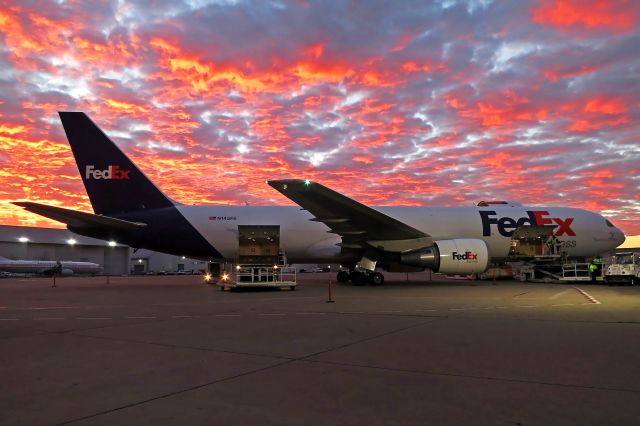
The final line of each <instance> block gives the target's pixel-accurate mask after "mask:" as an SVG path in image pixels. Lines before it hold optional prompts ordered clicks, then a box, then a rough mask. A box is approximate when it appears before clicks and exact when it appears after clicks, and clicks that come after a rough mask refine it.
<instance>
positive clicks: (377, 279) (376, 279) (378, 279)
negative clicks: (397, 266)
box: [369, 272, 384, 286]
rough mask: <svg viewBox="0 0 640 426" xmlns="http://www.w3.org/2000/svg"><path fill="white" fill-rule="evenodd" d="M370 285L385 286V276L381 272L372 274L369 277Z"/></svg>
mask: <svg viewBox="0 0 640 426" xmlns="http://www.w3.org/2000/svg"><path fill="white" fill-rule="evenodd" d="M369 283H370V284H371V285H376V286H378V285H382V284H384V275H382V274H381V273H380V272H374V273H372V274H371V275H369Z"/></svg>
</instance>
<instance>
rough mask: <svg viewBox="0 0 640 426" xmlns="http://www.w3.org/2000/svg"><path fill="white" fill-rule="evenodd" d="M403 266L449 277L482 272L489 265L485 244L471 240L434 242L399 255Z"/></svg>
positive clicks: (459, 239) (458, 239)
mask: <svg viewBox="0 0 640 426" xmlns="http://www.w3.org/2000/svg"><path fill="white" fill-rule="evenodd" d="M400 263H401V264H403V265H410V266H419V267H422V268H429V269H432V270H433V271H434V272H441V273H443V274H449V275H456V274H460V275H466V274H472V273H480V272H484V271H485V270H486V269H487V265H488V263H489V251H488V250H487V244H486V243H485V242H484V241H482V240H478V239H473V238H457V239H453V240H439V241H434V244H433V245H432V246H430V247H423V248H420V249H416V250H411V251H407V252H404V253H401V254H400Z"/></svg>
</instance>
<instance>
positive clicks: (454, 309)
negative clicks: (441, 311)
mask: <svg viewBox="0 0 640 426" xmlns="http://www.w3.org/2000/svg"><path fill="white" fill-rule="evenodd" d="M449 310H450V311H468V310H469V308H449Z"/></svg>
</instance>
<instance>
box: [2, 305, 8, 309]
mask: <svg viewBox="0 0 640 426" xmlns="http://www.w3.org/2000/svg"><path fill="white" fill-rule="evenodd" d="M0 309H9V307H8V306H0Z"/></svg>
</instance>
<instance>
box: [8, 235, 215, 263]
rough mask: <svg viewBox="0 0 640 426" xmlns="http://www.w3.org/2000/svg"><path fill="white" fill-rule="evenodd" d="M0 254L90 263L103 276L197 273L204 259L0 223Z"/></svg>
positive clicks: (32, 258)
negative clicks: (97, 266) (100, 267)
mask: <svg viewBox="0 0 640 426" xmlns="http://www.w3.org/2000/svg"><path fill="white" fill-rule="evenodd" d="M0 256H3V257H6V258H8V259H14V260H61V261H62V260H69V261H76V262H94V263H98V264H99V265H100V266H102V268H103V272H102V273H103V274H105V275H127V274H147V273H152V274H162V273H175V272H182V273H200V272H202V271H205V270H206V269H207V264H206V262H203V261H201V260H195V259H188V258H187V259H185V258H183V257H180V256H173V255H170V254H166V253H159V252H155V251H151V250H144V249H140V250H132V249H131V248H130V247H129V246H126V245H122V244H116V245H110V244H109V243H108V242H107V241H104V240H98V239H95V238H89V237H83V236H82V235H78V234H74V233H73V232H71V231H69V230H67V229H57V228H37V227H30V226H8V225H0Z"/></svg>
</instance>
